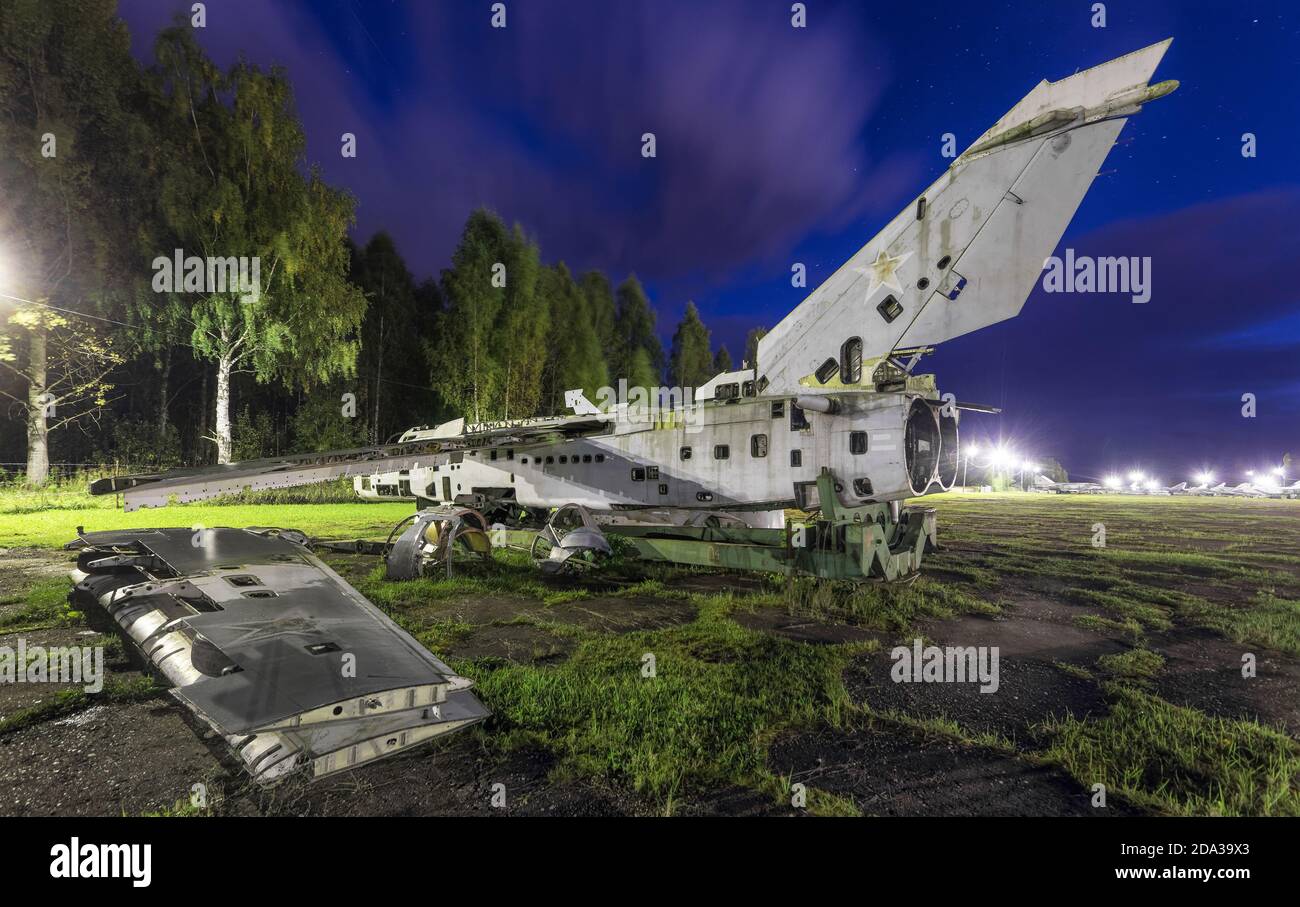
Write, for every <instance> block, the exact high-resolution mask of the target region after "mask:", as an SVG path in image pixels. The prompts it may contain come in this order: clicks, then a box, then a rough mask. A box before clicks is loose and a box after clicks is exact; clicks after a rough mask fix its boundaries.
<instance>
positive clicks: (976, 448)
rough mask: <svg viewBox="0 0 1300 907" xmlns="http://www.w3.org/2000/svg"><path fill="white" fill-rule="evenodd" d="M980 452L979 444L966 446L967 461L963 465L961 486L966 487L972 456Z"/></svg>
mask: <svg viewBox="0 0 1300 907" xmlns="http://www.w3.org/2000/svg"><path fill="white" fill-rule="evenodd" d="M979 452H980V448H979V445H978V444H972V445H970V447H967V448H966V462H965V463H964V464H962V467H961V487H962V488H965V487H966V474H967V472H969V471H970V458H971V457H973V456H975V455H976V454H977V453H979Z"/></svg>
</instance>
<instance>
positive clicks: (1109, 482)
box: [1104, 476, 1124, 488]
mask: <svg viewBox="0 0 1300 907" xmlns="http://www.w3.org/2000/svg"><path fill="white" fill-rule="evenodd" d="M1104 484H1105V485H1106V487H1107V488H1119V487H1120V486H1121V485H1123V484H1124V482H1123V481H1122V480H1121V479H1120V477H1119V476H1106V479H1105V483H1104Z"/></svg>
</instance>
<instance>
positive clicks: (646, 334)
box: [609, 275, 664, 387]
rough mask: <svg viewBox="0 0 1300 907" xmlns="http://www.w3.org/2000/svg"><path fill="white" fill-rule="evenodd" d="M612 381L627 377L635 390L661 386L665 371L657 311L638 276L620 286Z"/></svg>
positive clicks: (610, 373) (610, 370)
mask: <svg viewBox="0 0 1300 907" xmlns="http://www.w3.org/2000/svg"><path fill="white" fill-rule="evenodd" d="M616 311H617V317H616V319H615V325H614V330H615V337H614V341H613V346H614V352H613V358H612V359H611V361H610V364H609V377H610V379H611V381H615V382H616V381H618V380H620V379H622V378H626V379H627V382H628V385H629V386H631V387H657V386H658V385H659V383H660V377H661V376H662V375H663V370H664V351H663V345H662V344H661V343H660V342H659V335H658V334H657V333H656V332H655V311H654V309H653V308H652V307H651V306H650V300H649V299H647V298H646V295H645V289H644V288H643V287H642V286H641V281H639V280H637V278H636V275H632V276H630V277H628V278H627V280H625V281H623V282H622V283H621V284H619V287H618V294H617V309H616Z"/></svg>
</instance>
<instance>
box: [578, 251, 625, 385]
mask: <svg viewBox="0 0 1300 907" xmlns="http://www.w3.org/2000/svg"><path fill="white" fill-rule="evenodd" d="M581 286H582V295H583V296H584V297H585V298H586V300H587V314H588V317H590V318H591V327H592V329H593V330H594V331H595V332H596V341H597V343H599V344H600V352H601V357H602V358H603V359H604V362H605V363H606V364H608V363H612V362H613V361H614V352H615V344H616V341H617V332H616V331H615V329H614V322H615V310H614V291H613V289H612V288H611V287H610V285H609V278H607V277H606V276H605V275H604V274H602V273H600V272H599V271H588V272H587V273H586V274H583V275H582V281H581ZM607 370H608V365H607Z"/></svg>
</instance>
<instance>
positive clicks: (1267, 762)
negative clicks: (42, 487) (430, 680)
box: [0, 494, 1300, 815]
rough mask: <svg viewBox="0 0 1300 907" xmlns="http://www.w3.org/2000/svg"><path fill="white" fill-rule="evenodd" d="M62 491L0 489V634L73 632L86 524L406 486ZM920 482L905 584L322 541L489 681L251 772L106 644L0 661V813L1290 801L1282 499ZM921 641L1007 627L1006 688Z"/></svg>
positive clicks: (1295, 563)
mask: <svg viewBox="0 0 1300 907" xmlns="http://www.w3.org/2000/svg"><path fill="white" fill-rule="evenodd" d="M64 502H65V503H66V504H68V505H75V506H66V507H65V506H61V507H59V508H58V509H42V510H39V511H36V512H20V511H23V510H25V509H26V508H28V507H29V506H30V504H29V503H25V504H19V505H16V506H14V507H13V508H12V509H11V510H9V511H8V512H4V511H5V507H4V504H3V503H2V502H0V547H5V548H8V549H10V550H9V551H7V552H6V553H5V554H4V558H5V559H6V560H5V563H4V564H0V574H3V575H5V576H7V577H8V578H7V579H5V580H3V586H0V644H10V645H12V642H11V640H12V639H13V638H14V637H15V636H16V635H18V634H20V633H21V634H23V635H26V636H28V637H29V638H32V637H34V638H37V639H43V640H45V641H46V642H47V643H48V644H53V643H52V642H51V641H53V640H57V639H71V638H74V637H75V635H76V634H78V633H84V632H85V630H84V617H83V616H81V615H76V614H72V613H69V612H68V611H67V609H66V606H64V605H63V604H62V589H63V588H64V587H65V586H64V581H63V580H62V579H60V578H58V576H57V575H54V574H56V573H57V572H58V571H59V570H61V569H62V568H63V565H64V563H65V562H66V555H64V554H61V553H59V552H57V551H56V550H54V549H55V546H57V545H60V544H62V542H64V541H66V540H68V539H69V538H71V537H72V536H73V535H74V534H75V527H76V526H77V525H78V524H84V525H85V526H86V528H87V529H108V528H122V527H125V526H132V527H144V526H157V525H183V526H191V525H194V524H202V525H205V526H215V525H227V526H240V525H279V526H291V527H293V528H298V529H302V530H304V531H306V532H308V533H310V534H317V535H328V536H333V537H340V538H351V537H363V536H365V537H383V536H384V535H386V534H387V531H388V529H389V528H390V527H391V525H392V524H393V523H395V522H396V521H397V520H398V519H400V518H401V517H402V516H404V515H406V514H407V513H409V512H410V505H409V504H383V505H374V504H359V503H351V504H341V503H327V504H279V505H259V504H248V503H241V504H234V505H189V506H184V507H176V508H168V509H165V510H160V511H145V512H142V513H139V512H138V513H134V514H127V515H123V514H121V513H115V512H113V511H112V510H111V509H109V508H108V507H106V506H104V505H105V503H106V502H103V501H101V500H90V499H85V500H78V499H74V498H67V499H64ZM925 503H927V504H933V506H935V507H936V508H937V509H938V512H939V537H940V542H941V546H942V550H941V551H938V552H935V553H934V554H932V555H931V556H930V557H929V559H928V561H927V564H926V567H925V569H924V571H923V577H922V578H921V579H920V580H918V581H916V582H915V583H913V584H910V585H906V586H896V587H881V586H877V585H852V584H844V583H829V582H818V581H813V580H798V581H795V582H788V581H786V580H785V579H784V578H782V577H775V576H759V575H738V574H723V573H718V572H711V571H706V570H698V569H687V568H673V567H668V566H662V565H656V566H652V565H633V566H632V567H631V568H628V567H624V568H623V569H622V570H620V571H618V572H616V573H614V574H611V575H606V576H597V577H590V578H585V579H580V580H575V579H545V578H543V577H541V576H540V575H539V574H538V573H537V572H536V571H535V570H534V569H533V568H532V567H531V565H529V564H528V563H527V562H526V559H525V558H523V557H522V556H521V555H519V554H516V553H503V554H501V555H500V556H498V558H497V560H496V562H495V563H494V564H493V565H491V566H490V567H489V568H487V569H485V570H483V571H482V572H479V573H476V574H468V573H467V574H463V575H460V576H457V577H455V578H453V579H451V580H446V579H440V580H434V579H422V580H416V581H412V582H404V583H392V582H388V581H387V580H385V579H383V576H382V569H381V568H379V567H378V566H377V565H376V563H375V561H374V560H372V559H367V558H364V557H361V556H352V555H329V556H328V557H327V558H326V559H327V560H329V562H330V563H331V564H332V565H333V566H334V567H335V568H336V569H338V570H339V571H340V572H342V573H343V574H344V575H345V576H346V577H347V578H348V579H349V580H350V581H351V582H353V583H354V584H355V585H356V586H357V587H358V588H359V589H360V590H361V591H362V592H364V593H365V594H366V595H367V596H369V597H370V598H371V599H372V600H373V601H374V602H375V603H376V604H377V605H379V606H380V607H381V608H383V609H384V610H385V611H387V612H388V613H389V614H390V615H392V616H393V617H394V619H395V620H397V621H398V622H399V623H400V624H401V625H402V626H403V627H404V628H405V629H407V630H408V632H410V633H412V634H413V635H414V636H415V637H416V638H417V639H419V640H420V641H421V642H422V643H424V644H425V645H427V646H429V647H430V648H431V649H432V650H434V651H437V652H438V653H439V654H440V655H443V656H444V657H447V658H448V659H449V660H450V661H451V663H452V664H453V665H454V666H455V667H456V668H457V669H458V670H459V671H461V672H462V673H464V674H466V675H467V676H470V677H472V678H473V679H474V680H475V681H476V683H477V685H478V689H479V692H480V694H481V696H482V698H483V700H484V702H485V703H486V704H487V705H488V706H489V707H490V708H491V709H492V710H493V713H494V715H493V718H492V719H491V720H490V721H489V722H488V723H487V724H486V725H484V726H481V727H479V728H477V729H475V730H473V731H471V732H468V733H463V734H460V735H454V736H453V737H452V738H448V739H446V740H444V741H442V742H440V743H438V744H435V745H434V746H433V747H430V748H428V749H427V750H423V751H416V752H414V753H412V754H411V755H409V756H406V757H401V758H397V759H393V760H390V761H387V762H381V763H378V764H376V765H374V766H370V767H368V768H366V769H363V770H361V771H358V772H355V773H352V774H350V775H347V776H343V777H342V778H340V779H330V780H326V781H324V782H320V783H318V784H314V785H307V784H297V783H296V782H295V783H292V784H290V785H286V786H283V787H281V788H277V789H276V791H275V792H274V793H273V794H266V793H264V792H257V791H250V790H248V789H247V788H246V787H245V786H244V785H243V782H242V778H240V777H239V776H238V775H237V774H236V773H233V772H231V771H229V770H228V769H227V768H226V767H225V766H224V764H223V763H221V762H219V761H218V760H216V759H215V758H214V757H213V754H212V753H211V752H209V751H208V750H207V749H206V748H204V747H203V746H202V745H201V744H199V743H198V742H197V740H196V738H195V736H194V735H193V734H192V732H191V731H190V730H189V728H188V727H187V726H185V725H184V723H183V722H181V721H180V720H179V716H178V709H177V708H176V707H174V706H170V705H168V704H167V700H166V699H164V698H160V696H161V691H159V690H157V689H156V688H154V687H152V686H151V685H149V684H148V683H147V682H146V681H143V679H141V678H140V676H139V675H138V674H137V673H135V672H134V671H133V670H131V667H130V665H129V664H127V663H126V661H125V658H123V657H116V656H115V658H116V660H113V661H112V667H113V670H114V676H113V678H110V679H112V680H113V683H112V685H111V686H110V687H108V688H106V691H105V694H104V695H103V696H100V697H98V698H96V697H93V696H86V695H85V694H82V695H80V696H78V695H77V694H76V693H68V692H58V693H56V694H55V695H49V694H48V693H43V694H41V695H39V696H34V694H32V692H31V691H30V690H20V689H17V688H10V689H9V690H8V691H7V692H6V691H4V689H3V688H0V716H2V717H0V812H5V813H15V812H16V813H22V814H41V813H46V812H78V813H87V814H93V813H102V812H108V813H112V814H120V813H121V812H127V813H132V814H135V813H147V812H159V811H163V812H170V811H174V808H175V804H176V803H177V802H183V801H184V797H185V791H187V790H189V789H190V787H191V786H192V784H194V783H195V782H196V781H202V782H203V783H205V784H209V785H212V786H214V787H215V788H216V789H219V790H221V791H223V794H222V796H221V798H220V800H219V803H220V805H219V806H217V807H215V808H213V809H211V810H208V811H215V812H222V813H241V814H243V813H247V814H279V813H293V814H300V813H330V814H359V813H365V814H389V813H431V814H450V815H455V814H472V813H481V812H486V811H487V810H488V809H489V807H488V805H487V804H488V799H489V797H490V793H489V792H490V790H491V789H492V786H493V785H494V784H496V783H498V782H499V783H503V784H505V785H506V786H507V788H508V789H509V790H511V792H512V794H511V797H512V800H511V802H512V804H513V806H512V807H511V809H512V811H515V812H524V813H529V812H532V813H540V814H555V813H583V814H590V813H599V814H603V813H616V814H625V813H638V814H639V813H659V814H662V813H707V814H736V813H746V814H785V813H790V812H798V811H809V812H813V813H818V814H834V815H843V814H850V815H856V814H884V815H893V814H925V815H952V814H961V813H980V814H987V813H998V814H1053V815H1055V814H1071V815H1097V814H1106V815H1116V814H1125V815H1126V814H1143V813H1155V814H1234V815H1241V814H1246V815H1256V814H1269V815H1297V814H1300V746H1298V745H1297V734H1300V502H1293V501H1248V500H1230V499H1195V498H1132V497H1115V496H1096V497H1082V496H1080V497H1066V496H1035V495H1016V494H1005V495H969V496H967V495H958V494H948V495H940V496H933V497H931V498H927V499H926V500H925ZM1101 531H1104V545H1102V544H1099V542H1100V541H1101V538H1102V536H1101ZM6 568H7V569H6ZM916 637H921V638H924V639H925V640H926V641H927V643H933V644H936V645H941V646H943V645H951V646H972V645H973V646H997V647H998V648H999V650H1000V652H1001V685H1000V687H999V690H998V692H997V693H994V694H992V695H984V694H980V693H979V692H978V690H977V689H976V688H975V687H974V686H972V685H968V684H953V683H947V684H899V683H895V682H893V681H892V679H891V673H890V668H891V666H892V660H891V658H890V654H889V653H890V650H891V649H892V648H893V647H894V646H895V645H899V644H903V645H907V644H909V643H910V640H911V639H913V638H916ZM121 654H122V653H121V652H120V647H119V650H118V651H117V656H121ZM647 656H652V658H651V659H650V660H649V662H648V661H647ZM1246 661H1249V662H1250V663H1251V664H1252V665H1253V666H1254V669H1255V671H1254V674H1253V675H1251V676H1249V677H1247V676H1244V672H1243V664H1245V663H1246ZM647 663H653V666H654V669H653V671H652V672H651V673H650V674H649V675H647V673H646V671H645V666H646V664H647ZM34 698H35V699H37V701H33V699H34ZM78 747H81V748H85V749H88V750H93V751H94V752H95V753H97V754H99V758H100V759H101V760H105V759H107V758H111V759H112V760H113V765H114V766H115V767H114V768H108V767H107V766H106V764H100V765H98V766H96V765H95V764H94V760H91V762H90V763H87V764H85V765H80V764H76V763H75V762H74V764H75V765H76V767H75V768H74V769H71V770H72V771H74V772H76V773H77V774H78V779H77V783H78V784H79V785H80V786H79V787H77V788H76V789H77V790H78V791H82V790H84V791H85V793H84V794H79V795H78V798H77V799H76V800H75V801H74V802H70V801H69V800H68V799H67V797H68V793H67V792H68V790H69V787H68V785H69V779H68V778H67V776H66V771H68V770H67V769H65V770H64V774H62V775H55V774H53V773H50V772H44V773H43V772H42V771H41V770H40V768H39V766H41V765H42V764H44V763H42V762H41V759H42V757H43V755H49V754H54V753H59V752H64V751H76V750H77V749H78ZM141 760H148V761H149V764H150V766H151V768H150V770H149V771H147V772H142V771H137V770H134V769H133V768H132V766H133V765H138V764H139V763H140V761H141ZM65 764H66V763H65ZM33 766H36V767H35V768H34V767H33ZM101 770H102V772H104V773H106V774H104V775H103V776H102V777H101V775H100V774H96V772H97V771H101ZM109 781H111V782H112V783H111V784H110V783H109ZM1097 785H1104V788H1105V791H1106V792H1107V802H1106V806H1105V807H1104V808H1102V807H1099V806H1098V805H1097V801H1096V798H1097V794H1096V790H1097V789H1098V788H1097ZM800 796H801V797H803V799H802V801H799V802H798V804H797V805H796V804H795V802H794V801H796V800H798V799H799V797H800Z"/></svg>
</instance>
